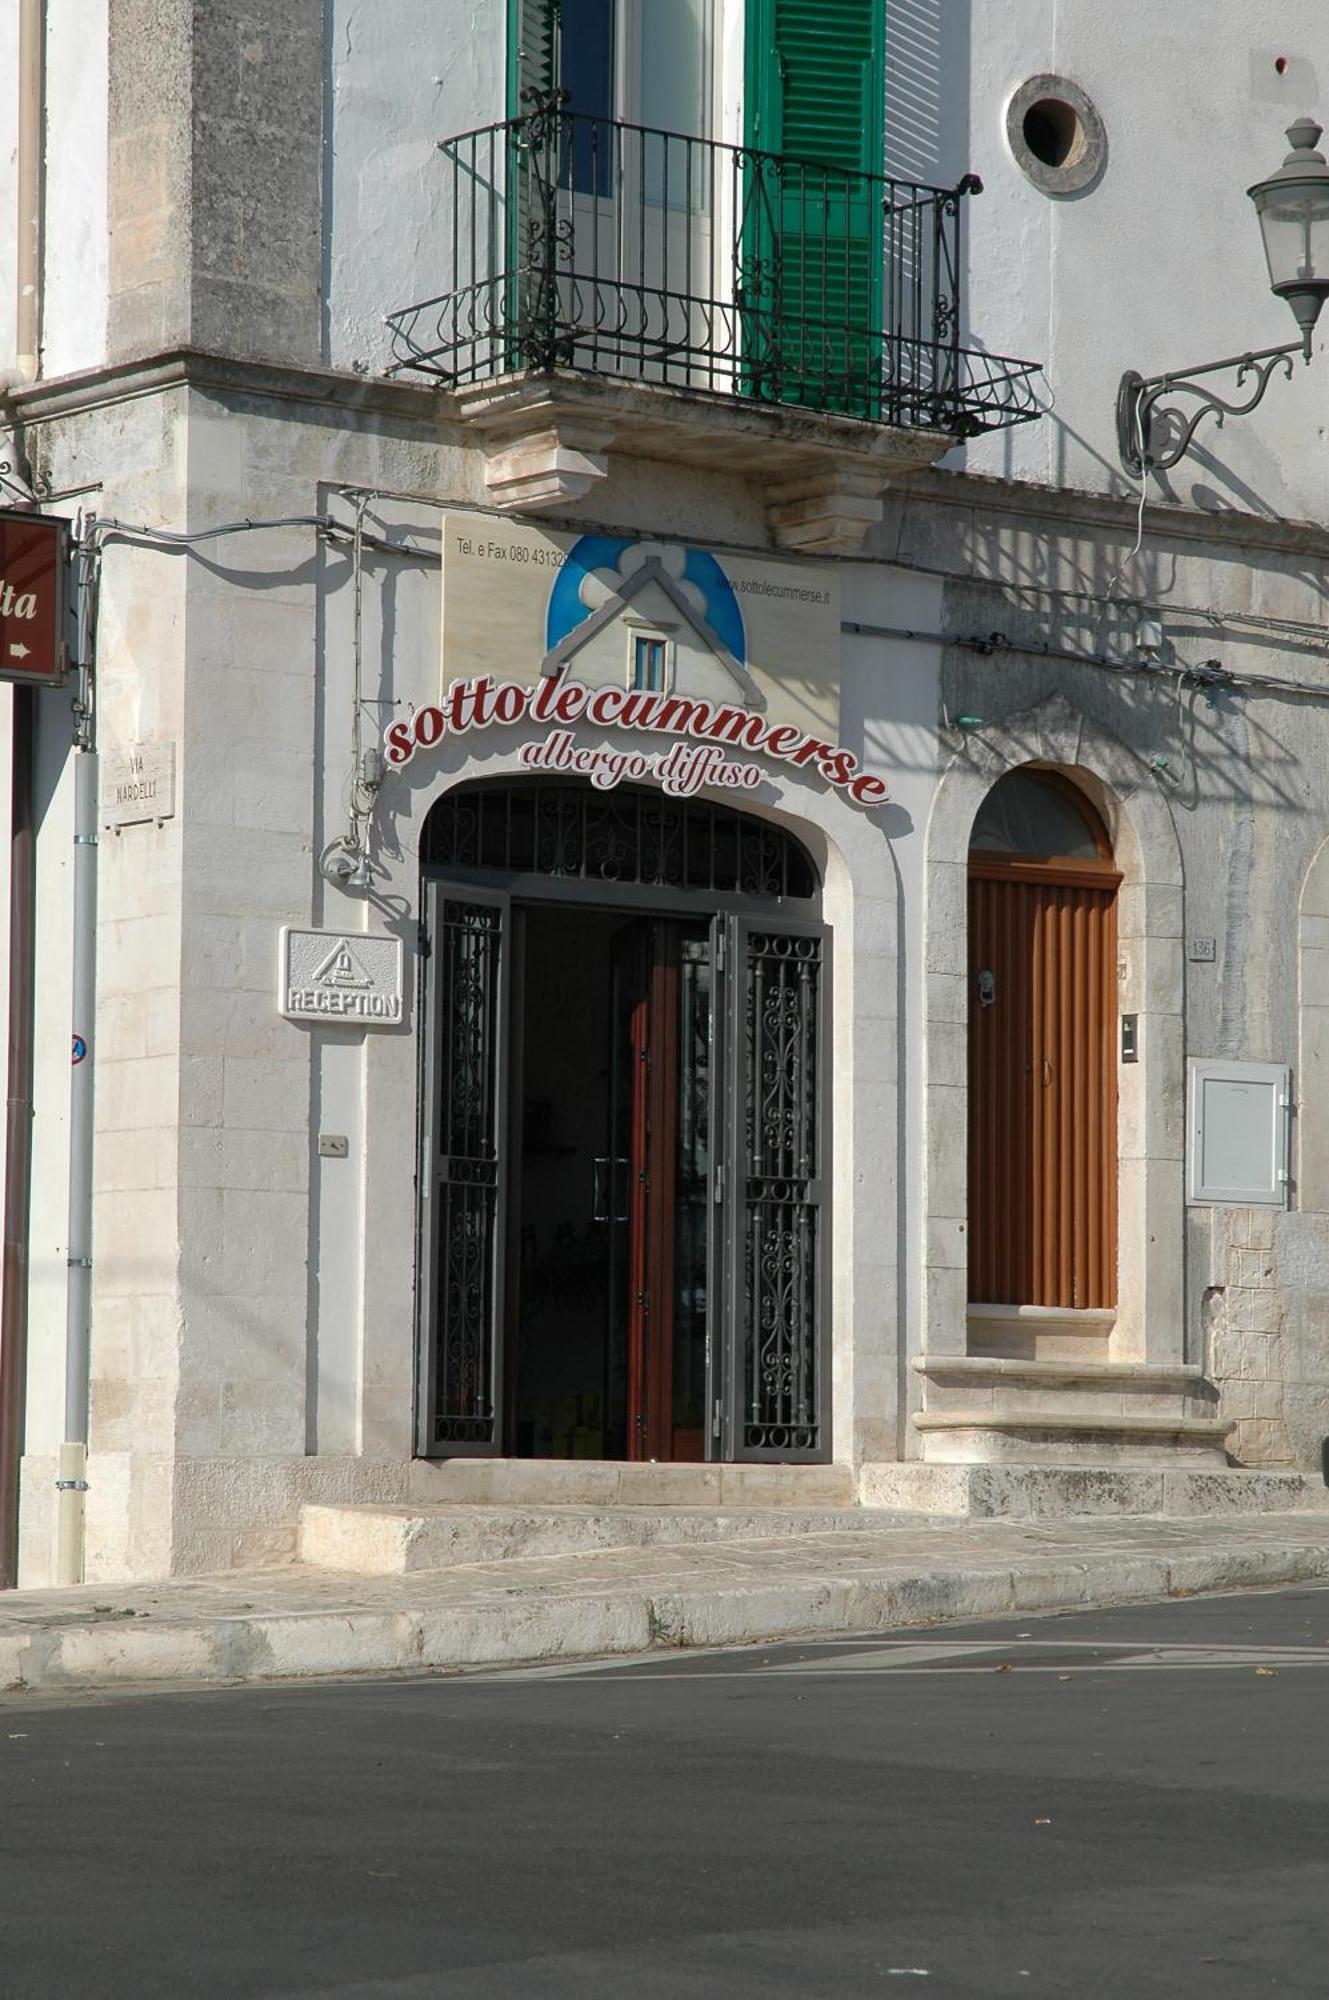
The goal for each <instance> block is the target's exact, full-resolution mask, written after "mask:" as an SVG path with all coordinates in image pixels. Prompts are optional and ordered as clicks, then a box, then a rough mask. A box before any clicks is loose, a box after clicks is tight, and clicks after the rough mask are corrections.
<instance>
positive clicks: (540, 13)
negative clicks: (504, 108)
mask: <svg viewBox="0 0 1329 2000" xmlns="http://www.w3.org/2000/svg"><path fill="white" fill-rule="evenodd" d="M559 12H560V6H559V0H508V117H509V118H516V117H518V116H519V115H520V113H521V110H522V103H521V93H522V91H523V90H528V89H529V90H538V91H539V92H540V93H541V95H542V96H546V97H547V96H548V94H549V92H550V91H551V90H552V89H553V88H554V86H555V84H556V83H557V82H558V19H559Z"/></svg>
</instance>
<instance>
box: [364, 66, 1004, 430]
mask: <svg viewBox="0 0 1329 2000" xmlns="http://www.w3.org/2000/svg"><path fill="white" fill-rule="evenodd" d="M440 150H441V152H442V156H443V162H444V168H445V172H446V176H447V183H446V188H445V193H444V203H443V213H444V216H445V218H446V219H445V223H444V232H443V238H442V241H441V242H440V244H439V263H440V266H441V270H440V276H441V279H442V289H441V291H440V292H439V293H438V294H437V296H435V297H434V298H430V299H425V300H422V301H421V302H419V303H418V304H415V305H411V306H407V307H405V308H403V309H402V310H401V311H398V312H395V313H391V314H389V315H388V325H389V327H390V329H391V332H392V340H393V352H394V356H395V363H394V365H395V366H396V367H398V368H412V369H418V370H422V371H423V372H425V373H427V374H430V375H433V376H436V377H439V378H441V379H442V380H443V381H445V382H448V383H450V384H453V385H457V386H461V385H464V384H466V383H471V382H478V381H486V380H492V379H493V378H495V377H498V376H503V375H509V374H513V373H517V372H521V371H524V370H531V371H535V372H538V373H550V372H552V371H553V370H555V369H559V368H567V369H574V370H578V371H580V372H583V373H588V374H592V375H616V376H628V377H631V378H634V379H636V380H639V381H648V382H657V383H663V384H666V385H670V386H673V387H677V388H683V389H691V390H698V391H703V392H707V393H712V394H718V395H727V396H743V397H747V398H751V399H753V400H756V401H760V402H771V403H788V404H793V405H795V406H797V407H800V408H805V409H815V410H827V411H835V412H838V413H839V414H842V415H845V416H849V417H858V418H862V419H865V420H867V421H870V422H873V423H882V424H892V425H898V426H901V427H903V428H906V429H912V430H926V431H942V432H945V433H947V434H948V435H951V436H957V437H964V436H972V435H973V434H974V433H976V432H978V431H984V430H995V429H999V428H1001V427H1002V426H1004V425H1009V424H1016V423H1024V422H1027V421H1028V420H1030V419H1031V418H1034V417H1036V416H1038V415H1040V414H1041V407H1040V404H1039V402H1038V400H1037V396H1036V390H1035V378H1036V376H1037V374H1038V369H1037V366H1036V365H1035V364H1033V363H1031V362H1025V361H1012V360H1007V359H1004V358H1002V357H1001V356H998V355H992V354H988V353H985V352H983V351H981V350H978V349H972V348H965V347H962V346H961V344H960V329H961V322H962V318H963V307H962V297H961V291H962V281H961V272H962V269H963V264H962V259H961V238H960V231H961V207H962V203H963V200H964V197H965V196H966V195H969V194H971V193H975V192H977V191H978V190H979V189H980V188H981V185H982V184H981V182H979V181H978V180H977V179H976V178H975V176H973V175H972V174H968V175H966V176H965V177H964V179H963V180H962V181H960V183H959V184H958V186H956V187H954V188H935V187H928V186H925V185H923V184H921V183H916V182H911V181H899V180H893V179H888V178H885V177H883V176H880V175H873V174H863V173H852V172H849V171H847V170H845V169H842V168H838V167H832V166H825V165H819V164H817V163H815V162H813V161H808V160H798V159H790V158H786V157H784V156H783V155H780V154H775V153H763V152H758V151H755V150H754V149H752V148H750V147H743V146H729V145H722V144H719V143H718V142H716V141H714V140H710V139H697V138H690V137H688V136H686V135H685V134H681V133H677V132H664V131H658V130H653V129H650V128H648V127H645V126H638V125H626V124H623V123H621V122H619V121H617V120H608V119H600V118H592V117H588V116H586V115H584V114H581V113H577V112H572V111H569V110H567V109H565V108H564V106H563V104H562V102H561V100H560V98H559V97H558V96H555V97H554V98H552V99H544V100H538V101H534V102H532V103H531V106H530V108H529V109H528V111H527V113H526V115H525V116H523V117H520V118H515V119H510V120H508V121H506V122H505V123H503V124H500V125H490V126H486V127H484V128H483V129H481V130H479V131H475V132H468V133H465V134H463V135H462V136H460V137H458V138H452V139H445V140H443V141H442V142H441V145H440Z"/></svg>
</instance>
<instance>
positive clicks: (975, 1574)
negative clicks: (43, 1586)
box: [0, 1511, 1329, 1694]
mask: <svg viewBox="0 0 1329 2000" xmlns="http://www.w3.org/2000/svg"><path fill="white" fill-rule="evenodd" d="M1319 1580H1329V1511H1322V1512H1311V1513H1296V1514H1263V1515H1246V1516H1236V1517H1231V1516H1229V1517H1227V1518H1213V1517H1210V1518H1207V1519H1194V1518H1188V1519H1166V1520H1165V1519H1160V1518H1140V1517H1138V1516H1136V1517H1127V1518H1116V1519H1101V1520H1100V1519H1089V1518H1085V1519H1080V1520H1070V1521H1056V1522H1049V1521H1024V1522H1018V1523H1017V1522H1011V1521H982V1522H974V1523H969V1522H964V1523H960V1522H956V1521H954V1520H938V1519H936V1518H935V1517H932V1518H924V1517H916V1518H915V1519H914V1520H912V1521H908V1522H897V1523H896V1524H895V1525H892V1526H890V1527H882V1528H880V1529H878V1528H860V1529H858V1530H856V1531H855V1532H853V1533H829V1534H812V1535H800V1536H797V1537H791V1538H789V1539H779V1540H766V1541H760V1542H758V1541H748V1542H737V1541H736V1542H728V1543H710V1544H706V1545H695V1544H694V1545H684V1546H665V1547H653V1548H634V1549H612V1550H602V1551H597V1552H595V1553H591V1554H585V1553H582V1554H577V1555H566V1556H547V1557H543V1558H525V1559H518V1560H511V1561H507V1562H492V1563H476V1564H469V1565H465V1566H459V1567H457V1568H453V1569H440V1570H428V1571H417V1572H415V1573H413V1574H409V1575H406V1576H377V1577H360V1576H348V1575H345V1574H341V1573H337V1572H333V1571H330V1570H317V1569H310V1568H301V1567H292V1568H289V1569H280V1570H263V1571H251V1572H231V1573H228V1574H226V1575H223V1576H212V1577H198V1578H185V1579H181V1580H178V1581H175V1582H171V1583H164V1584H156V1585H130V1586H123V1587H118V1586H107V1585H94V1584H85V1585H82V1586H80V1587H79V1588H77V1589H73V1590H63V1591H60V1590H30V1591H14V1592H10V1593H8V1594H6V1595H4V1596H0V1694H3V1693H9V1694H16V1693H25V1694H26V1693H31V1692H33V1691H40V1692H50V1693H55V1692H58V1691H60V1690H65V1689H76V1688H89V1687H107V1686H122V1687H123V1686H132V1685H134V1684H136V1683H154V1684H157V1685H161V1684H162V1683H170V1682H180V1683H187V1684H198V1683H207V1682H215V1683H235V1682H241V1681H263V1680H279V1679H289V1678H295V1677H300V1676H316V1675H329V1674H346V1673H420V1672H429V1671H447V1670H448V1669H459V1668H466V1667H475V1666H483V1665H497V1664H515V1663H523V1664H532V1663H537V1662H540V1661H543V1660H558V1659H569V1658H592V1657H597V1656H601V1655H607V1654H622V1653H629V1654H635V1653H646V1652H649V1651H651V1650H653V1649H656V1648H667V1647H676V1646H720V1645H735V1644H743V1643H758V1642H761V1641H766V1640H772V1639H776V1638H789V1637H794V1636H800V1635H807V1634H825V1633H848V1632H870V1631H889V1630H892V1629H895V1628H898V1627H901V1626H910V1625H926V1624H932V1623H936V1622H938V1621H941V1620H945V1619H958V1618H965V1619H971V1618H978V1617H991V1616H994V1615H1000V1614H1001V1613H1003V1612H1036V1611H1051V1610H1059V1609H1063V1608H1067V1607H1071V1606H1081V1607H1086V1608H1087V1607H1092V1606H1096V1605H1104V1604H1119V1603H1126V1602H1130V1601H1133V1600H1143V1599H1153V1598H1162V1597H1168V1596H1180V1595H1190V1594H1192V1593H1194V1592H1198V1591H1214V1590H1233V1589H1241V1588H1257V1587H1260V1586H1273V1585H1278V1584H1289V1583H1300V1582H1311V1581H1319Z"/></svg>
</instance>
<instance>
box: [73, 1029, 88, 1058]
mask: <svg viewBox="0 0 1329 2000" xmlns="http://www.w3.org/2000/svg"><path fill="white" fill-rule="evenodd" d="M87 1053H88V1045H87V1043H86V1042H85V1041H84V1039H83V1037H82V1035H75V1037H74V1058H73V1059H74V1061H75V1062H76V1063H81V1062H82V1060H83V1058H84V1056H85V1055H86V1054H87Z"/></svg>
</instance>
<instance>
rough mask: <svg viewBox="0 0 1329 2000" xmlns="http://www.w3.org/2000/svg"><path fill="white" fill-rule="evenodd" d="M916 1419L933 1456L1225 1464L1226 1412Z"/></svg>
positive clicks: (997, 1413)
mask: <svg viewBox="0 0 1329 2000" xmlns="http://www.w3.org/2000/svg"><path fill="white" fill-rule="evenodd" d="M914 1426H915V1429H916V1430H918V1431H919V1432H920V1433H921V1434H922V1438H923V1455H924V1457H925V1458H926V1459H928V1460H930V1461H931V1462H932V1463H934V1464H952V1465H956V1464H963V1465H972V1464H991V1463H998V1464H1029V1463H1034V1464H1037V1463H1039V1462H1047V1461H1048V1460H1051V1459H1061V1460H1063V1461H1064V1460H1066V1459H1069V1458H1072V1457H1073V1458H1074V1460H1075V1462H1076V1463H1077V1464H1080V1465H1095V1464H1098V1465H1116V1464H1121V1463H1123V1462H1127V1463H1131V1462H1133V1463H1137V1464H1138V1463H1141V1462H1145V1463H1153V1464H1158V1465H1168V1464H1172V1463H1176V1462H1178V1461H1180V1462H1182V1463H1189V1464H1192V1465H1193V1464H1195V1463H1196V1462H1197V1461H1203V1462H1206V1463H1208V1464H1211V1465H1212V1466H1214V1467H1215V1469H1217V1468H1221V1467H1223V1466H1225V1465H1226V1464H1227V1454H1226V1452H1225V1450H1224V1440H1225V1439H1226V1437H1227V1435H1228V1433H1229V1431H1230V1430H1231V1429H1232V1420H1231V1419H1230V1418H1228V1419H1222V1418H1212V1417H1186V1416H1160V1415H1152V1414H1151V1415H1134V1414H1130V1415H1125V1414H1118V1413H1116V1412H1106V1411H1105V1412H1103V1413H1102V1414H1100V1415H1086V1414H1083V1413H1080V1412H1069V1411H1067V1412H1063V1411H1061V1410H1055V1411H1049V1410H1029V1411H1027V1412H1024V1411H1013V1410H1009V1409H1003V1410H999V1409H993V1408H986V1409H985V1408H983V1407H981V1406H980V1407H978V1408H968V1409H948V1410H919V1411H917V1412H916V1413H915V1415H914Z"/></svg>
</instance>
